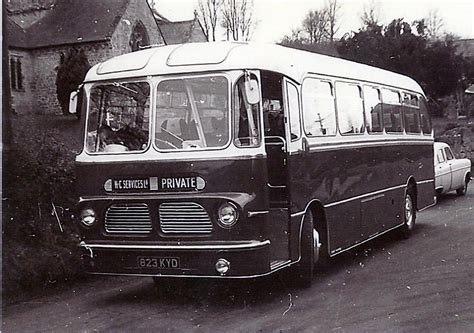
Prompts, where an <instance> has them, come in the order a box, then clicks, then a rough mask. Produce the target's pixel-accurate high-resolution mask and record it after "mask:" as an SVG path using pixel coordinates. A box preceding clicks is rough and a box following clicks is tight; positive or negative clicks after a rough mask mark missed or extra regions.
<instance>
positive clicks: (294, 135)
mask: <svg viewBox="0 0 474 333" xmlns="http://www.w3.org/2000/svg"><path fill="white" fill-rule="evenodd" d="M286 91H287V94H288V95H287V98H288V110H289V113H290V135H291V140H296V139H298V138H299V137H300V136H301V128H300V102H299V98H298V89H297V88H296V87H295V86H294V85H293V84H291V83H287V84H286Z"/></svg>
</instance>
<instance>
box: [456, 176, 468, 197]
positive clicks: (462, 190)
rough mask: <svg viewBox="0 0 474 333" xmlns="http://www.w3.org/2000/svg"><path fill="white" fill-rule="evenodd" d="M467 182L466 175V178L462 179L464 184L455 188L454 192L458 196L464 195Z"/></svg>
mask: <svg viewBox="0 0 474 333" xmlns="http://www.w3.org/2000/svg"><path fill="white" fill-rule="evenodd" d="M468 184H469V179H468V177H466V179H464V186H463V187H461V188H458V189H457V190H456V194H457V195H459V196H462V195H466V192H467V185H468Z"/></svg>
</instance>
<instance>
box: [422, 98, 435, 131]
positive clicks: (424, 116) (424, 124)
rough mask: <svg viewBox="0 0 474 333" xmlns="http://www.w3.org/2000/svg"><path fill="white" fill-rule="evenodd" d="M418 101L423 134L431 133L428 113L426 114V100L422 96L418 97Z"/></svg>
mask: <svg viewBox="0 0 474 333" xmlns="http://www.w3.org/2000/svg"><path fill="white" fill-rule="evenodd" d="M419 102H420V118H421V129H422V130H423V134H428V135H430V134H431V130H432V127H431V119H430V115H429V114H428V106H427V105H426V100H425V99H424V97H421V98H420V99H419Z"/></svg>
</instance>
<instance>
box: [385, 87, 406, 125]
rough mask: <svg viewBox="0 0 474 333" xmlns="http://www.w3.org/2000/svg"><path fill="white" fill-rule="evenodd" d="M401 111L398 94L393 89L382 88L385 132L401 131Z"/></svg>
mask: <svg viewBox="0 0 474 333" xmlns="http://www.w3.org/2000/svg"><path fill="white" fill-rule="evenodd" d="M401 113H402V112H401V104H400V94H399V93H398V92H396V91H393V90H388V89H382V114H383V126H384V128H385V132H387V133H401V132H402V130H403V129H402V114H401Z"/></svg>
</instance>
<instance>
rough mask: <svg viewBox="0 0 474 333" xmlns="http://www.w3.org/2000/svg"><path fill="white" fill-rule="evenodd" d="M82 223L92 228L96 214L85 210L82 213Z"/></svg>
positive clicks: (90, 210)
mask: <svg viewBox="0 0 474 333" xmlns="http://www.w3.org/2000/svg"><path fill="white" fill-rule="evenodd" d="M81 223H82V224H83V225H85V226H86V227H91V226H93V225H94V223H95V212H94V211H93V210H92V209H90V208H87V209H83V210H82V211H81Z"/></svg>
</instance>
